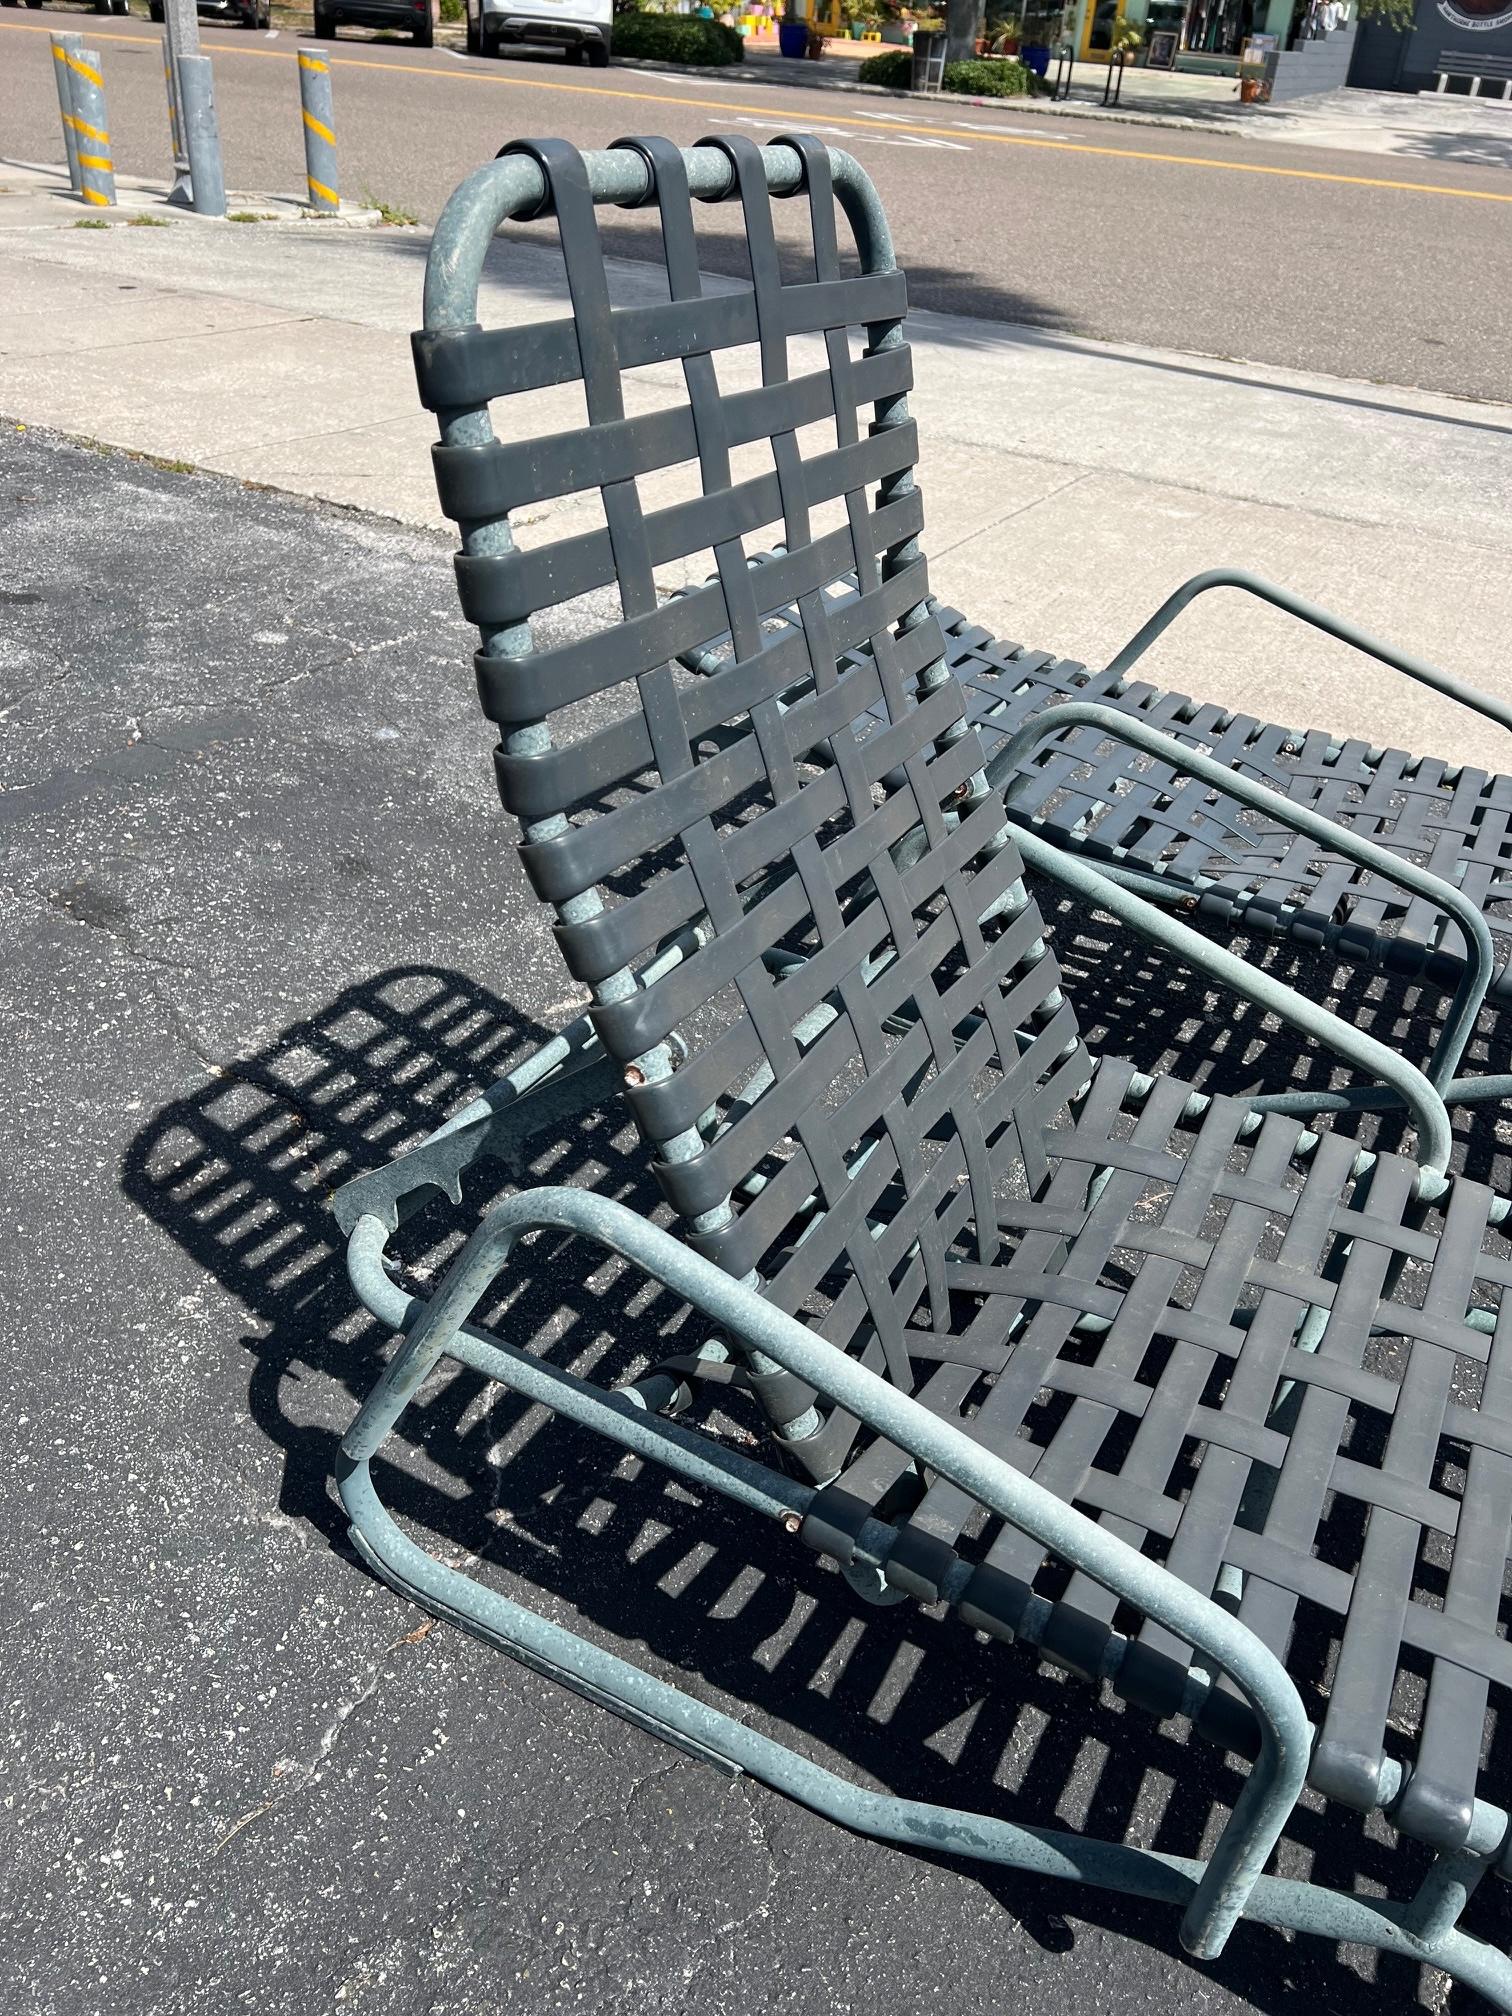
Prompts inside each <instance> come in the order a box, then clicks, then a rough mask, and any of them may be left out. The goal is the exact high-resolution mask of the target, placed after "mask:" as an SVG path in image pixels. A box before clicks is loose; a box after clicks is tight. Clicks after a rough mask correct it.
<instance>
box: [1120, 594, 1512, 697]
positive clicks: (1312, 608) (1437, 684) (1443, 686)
mask: <svg viewBox="0 0 1512 2016" xmlns="http://www.w3.org/2000/svg"><path fill="white" fill-rule="evenodd" d="M1214 588H1237V589H1238V590H1239V591H1240V593H1241V594H1243V595H1254V596H1256V597H1257V598H1258V599H1259V600H1260V601H1262V602H1269V603H1270V604H1271V605H1272V607H1273V608H1276V609H1280V610H1281V611H1283V612H1284V613H1285V614H1286V615H1288V616H1295V617H1296V618H1297V620H1298V621H1299V622H1301V623H1307V624H1309V625H1310V626H1311V627H1312V628H1313V629H1314V630H1322V631H1323V632H1324V633H1325V634H1326V635H1327V636H1329V637H1334V638H1337V640H1338V641H1339V643H1341V644H1348V645H1351V646H1352V647H1353V648H1354V649H1355V650H1356V651H1361V652H1363V653H1364V654H1365V656H1366V657H1367V658H1374V659H1376V660H1377V661H1378V663H1380V664H1382V665H1388V666H1390V668H1391V669H1392V671H1394V672H1400V673H1402V674H1403V676H1404V677H1405V678H1408V679H1414V680H1416V681H1417V683H1418V684H1419V685H1420V686H1428V687H1431V688H1432V690H1433V691H1434V692H1435V693H1442V694H1443V695H1444V697H1445V698H1446V699H1448V700H1453V701H1456V702H1457V703H1458V704H1459V705H1460V706H1461V707H1468V708H1470V709H1471V711H1472V712H1473V713H1476V714H1483V715H1485V717H1486V719H1487V720H1488V721H1495V722H1497V723H1498V724H1499V725H1500V726H1501V727H1503V728H1507V729H1512V705H1509V704H1508V703H1507V702H1506V701H1504V700H1498V699H1496V698H1495V696H1494V695H1493V694H1490V693H1483V692H1481V690H1480V689H1479V687H1476V686H1467V685H1466V684H1465V682H1464V680H1463V679H1456V678H1454V677H1453V675H1452V674H1451V673H1448V672H1440V671H1439V669H1438V667H1437V666H1436V665H1430V664H1429V663H1428V661H1427V659H1426V658H1418V657H1415V656H1414V655H1413V654H1412V653H1411V652H1410V651H1398V650H1397V648H1396V646H1395V645H1394V644H1383V643H1382V642H1381V640H1380V638H1379V637H1372V636H1371V634H1370V632H1369V631H1368V630H1362V629H1361V628H1360V627H1359V625H1358V624H1356V623H1351V622H1350V621H1349V620H1348V619H1347V618H1346V617H1343V616H1335V615H1334V614H1333V613H1332V611H1331V610H1328V609H1324V608H1321V607H1320V606H1319V605H1318V604H1317V603H1316V602H1309V601H1308V600H1307V598H1306V596H1305V595H1296V594H1293V592H1292V591H1291V589H1290V588H1282V587H1280V586H1279V585H1278V584H1277V583H1276V582H1274V581H1267V580H1266V579H1265V577H1264V576H1263V575H1261V574H1252V573H1250V571H1249V569H1248V568H1246V567H1209V568H1206V569H1205V570H1204V571H1203V572H1202V573H1201V574H1194V575H1193V576H1192V578H1191V579H1190V580H1189V581H1183V582H1182V584H1181V586H1180V587H1179V588H1176V589H1174V590H1173V591H1172V592H1171V593H1170V594H1169V595H1168V596H1167V597H1166V599H1165V601H1164V602H1162V603H1161V605H1160V607H1159V608H1158V609H1157V610H1156V611H1155V614H1154V615H1153V616H1151V617H1150V619H1149V620H1148V622H1145V623H1142V624H1141V625H1140V627H1139V628H1138V629H1137V630H1136V631H1135V632H1134V635H1133V636H1132V637H1131V638H1130V639H1129V641H1128V643H1127V644H1125V645H1124V647H1123V649H1122V650H1121V651H1116V652H1115V653H1114V654H1113V656H1112V657H1111V658H1110V659H1109V660H1108V664H1107V670H1108V671H1109V672H1110V673H1111V674H1113V676H1114V677H1115V678H1121V677H1123V676H1124V674H1126V673H1127V672H1129V671H1130V670H1132V668H1133V667H1134V666H1135V665H1136V664H1137V663H1138V662H1139V660H1140V659H1141V658H1142V657H1143V656H1144V654H1145V653H1146V651H1148V650H1149V648H1150V646H1151V645H1152V644H1154V643H1155V642H1156V640H1157V639H1158V638H1160V637H1162V636H1164V634H1165V632H1166V631H1167V630H1169V628H1170V627H1171V625H1172V624H1173V623H1174V622H1175V620H1176V618H1177V617H1178V616H1179V615H1180V614H1181V612H1182V610H1183V609H1188V608H1190V607H1191V605H1192V603H1194V602H1195V601H1196V600H1197V597H1198V596H1199V595H1206V594H1208V593H1209V592H1210V591H1211V590H1212V589H1214Z"/></svg>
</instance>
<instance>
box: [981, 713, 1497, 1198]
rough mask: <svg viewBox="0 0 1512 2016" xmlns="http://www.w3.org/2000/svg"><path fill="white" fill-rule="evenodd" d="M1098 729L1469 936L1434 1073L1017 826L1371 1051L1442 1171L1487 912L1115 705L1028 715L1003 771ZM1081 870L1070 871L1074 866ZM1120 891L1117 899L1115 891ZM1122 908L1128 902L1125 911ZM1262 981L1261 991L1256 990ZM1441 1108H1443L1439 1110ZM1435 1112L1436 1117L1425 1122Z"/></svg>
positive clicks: (1035, 850) (1346, 1041) (1482, 971)
mask: <svg viewBox="0 0 1512 2016" xmlns="http://www.w3.org/2000/svg"><path fill="white" fill-rule="evenodd" d="M1071 727H1089V728H1096V729H1097V730H1099V731H1100V732H1101V733H1102V734H1104V735H1106V736H1107V737H1108V738H1109V740H1111V741H1118V742H1125V743H1127V744H1129V746H1130V747H1132V748H1136V749H1142V750H1144V751H1145V752H1146V753H1147V754H1148V755H1151V756H1157V757H1159V758H1160V759H1161V760H1162V761H1163V762H1166V763H1169V764H1170V765H1171V767H1172V768H1173V769H1176V770H1183V771H1185V772H1186V773H1187V774H1188V775H1189V776H1191V777H1195V778H1196V779H1197V780H1198V782H1199V783H1203V784H1208V785H1211V786H1212V787H1213V789H1214V790H1218V791H1226V792H1228V793H1229V795H1230V796H1232V797H1234V798H1237V799H1238V800H1239V802H1240V803H1241V804H1244V805H1249V806H1251V807H1253V808H1254V810H1256V811H1258V812H1263V813H1265V814H1266V816H1267V817H1268V818H1272V819H1274V820H1275V821H1276V823H1277V824H1278V825H1282V826H1286V827H1289V828H1290V829H1291V830H1292V831H1293V832H1295V833H1302V834H1305V835H1306V836H1307V837H1308V838H1310V839H1313V840H1316V841H1318V842H1319V843H1320V844H1321V845H1323V846H1325V847H1330V848H1332V849H1333V850H1334V851H1335V852H1337V853H1339V854H1342V855H1343V856H1344V857H1345V858H1346V859H1347V860H1351V861H1355V862H1358V863H1359V864H1360V866H1362V867H1366V868H1369V869H1370V870H1371V871H1372V872H1373V873H1375V874H1378V875H1380V876H1382V877H1383V878H1385V879H1387V880H1390V881H1393V882H1395V883H1397V884H1398V885H1399V886H1400V887H1402V888H1404V889H1409V890H1411V891H1412V892H1413V893H1414V894H1415V895H1419V896H1422V897H1424V898H1425V899H1426V900H1427V901H1428V902H1431V903H1435V904H1437V905H1438V907H1439V908H1440V909H1442V910H1444V911H1446V912H1447V913H1448V914H1449V915H1450V916H1451V917H1453V919H1454V920H1455V922H1456V923H1457V924H1458V925H1459V927H1460V929H1461V930H1462V931H1463V932H1464V934H1465V942H1466V944H1467V945H1468V946H1469V948H1470V953H1471V957H1470V959H1469V960H1468V961H1467V962H1466V966H1465V971H1464V973H1463V975H1462V976H1461V979H1460V983H1459V985H1458V987H1457V988H1456V989H1455V994H1454V1002H1453V1006H1452V1008H1451V1011H1450V1015H1449V1017H1448V1020H1447V1022H1446V1024H1445V1029H1444V1033H1443V1036H1442V1037H1441V1039H1440V1041H1439V1044H1438V1046H1437V1049H1436V1050H1435V1053H1434V1056H1433V1059H1432V1065H1431V1070H1430V1072H1429V1073H1428V1074H1426V1075H1425V1074H1424V1073H1422V1072H1419V1071H1417V1070H1416V1069H1415V1067H1413V1066H1412V1065H1409V1064H1407V1063H1406V1062H1405V1061H1404V1060H1403V1059H1401V1058H1398V1057H1397V1056H1396V1055H1395V1053H1394V1052H1393V1051H1390V1050H1388V1049H1387V1048H1386V1046H1385V1045H1384V1044H1380V1043H1376V1042H1375V1040H1374V1038H1372V1037H1369V1036H1366V1035H1364V1034H1362V1032H1361V1031H1359V1030H1357V1029H1353V1028H1351V1027H1350V1025H1349V1024H1348V1023H1346V1022H1344V1021H1342V1020H1341V1019H1340V1018H1339V1017H1338V1016H1336V1015H1330V1014H1329V1013H1328V1011H1327V1010H1326V1009H1323V1008H1320V1007H1319V1006H1318V1004H1317V1003H1316V1002H1306V1001H1304V999H1303V997H1302V996H1301V995H1299V994H1297V993H1296V992H1295V991H1294V990H1293V989H1291V988H1288V987H1283V986H1282V985H1281V983H1280V982H1278V981H1276V980H1274V979H1272V978H1271V977H1270V976H1269V975H1266V974H1262V973H1259V972H1257V971H1256V969H1255V968H1254V967H1251V966H1246V965H1245V964H1244V963H1243V962H1242V961H1241V960H1237V959H1234V958H1233V955H1232V954H1229V953H1226V952H1224V951H1223V950H1222V949H1221V948H1220V947H1218V946H1215V945H1213V944H1212V943H1211V942H1210V941H1209V940H1208V939H1206V938H1204V937H1202V936H1201V935H1200V934H1199V933H1198V932H1195V931H1192V930H1189V929H1188V928H1187V927H1186V926H1185V925H1182V924H1179V923H1177V922H1176V920H1175V919H1174V918H1171V917H1168V916H1166V915H1165V914H1164V913H1163V912H1162V911H1160V910H1159V909H1158V908H1157V906H1156V905H1154V904H1152V903H1148V902H1146V901H1145V900H1144V899H1143V898H1142V897H1139V896H1137V895H1135V894H1133V892H1132V891H1129V890H1127V889H1124V888H1122V887H1121V886H1120V885H1118V884H1116V883H1115V882H1113V881H1112V880H1111V878H1110V877H1108V876H1106V875H1103V874H1100V873H1098V871H1097V870H1096V869H1094V868H1092V867H1091V866H1090V864H1088V863H1087V862H1085V861H1083V860H1081V859H1080V858H1079V857H1073V856H1072V855H1070V854H1068V853H1065V852H1063V851H1062V850H1060V849H1058V848H1055V847H1053V846H1052V845H1051V844H1050V843H1049V842H1048V841H1046V840H1045V839H1044V838H1043V837H1042V836H1041V835H1039V834H1037V833H1035V832H1034V831H1033V829H1032V828H1025V827H1022V826H1019V827H1016V828H1015V831H1016V835H1017V838H1018V841H1019V844H1020V847H1021V849H1022V851H1023V853H1024V857H1025V859H1026V860H1029V861H1031V862H1032V863H1033V864H1034V865H1035V866H1037V867H1041V868H1043V869H1044V871H1045V872H1046V873H1048V874H1051V875H1053V876H1055V877H1056V879H1057V880H1060V881H1063V882H1066V883H1067V884H1068V885H1071V886H1078V887H1080V889H1081V892H1082V893H1083V894H1086V895H1088V896H1089V897H1090V900H1092V901H1094V902H1097V903H1099V904H1101V905H1102V907H1103V908H1104V909H1108V910H1111V911H1112V912H1113V914H1114V915H1115V916H1118V917H1120V918H1122V919H1123V921H1124V922H1125V923H1128V924H1129V925H1131V926H1132V928H1133V929H1135V930H1137V931H1140V932H1142V933H1143V934H1144V935H1145V936H1147V937H1151V938H1154V939H1155V940H1156V941H1157V942H1158V943H1161V944H1164V945H1166V946H1167V947H1168V949H1170V950H1172V951H1177V952H1179V953H1180V954H1181V956H1182V957H1184V958H1185V959H1187V961H1188V962H1189V963H1190V964H1193V965H1194V966H1195V967H1196V968H1197V970H1198V971H1199V972H1210V973H1213V974H1214V975H1215V977H1216V976H1217V975H1218V973H1219V971H1220V968H1221V969H1222V977H1223V978H1224V979H1225V981H1226V983H1227V984H1228V985H1230V986H1233V987H1234V988H1235V990H1236V991H1237V992H1238V993H1240V994H1242V995H1244V996H1245V998H1246V999H1247V1000H1253V1001H1256V1002H1257V1004H1258V1005H1259V1006H1261V1007H1266V1008H1269V1009H1271V1010H1272V1012H1274V1013H1275V1014H1277V1015H1280V1016H1282V1017H1283V1019H1284V1020H1287V1021H1291V1022H1294V1023H1295V1025H1296V1026H1297V1027H1303V1028H1306V1029H1307V1031H1308V1033H1309V1034H1310V1035H1313V1036H1316V1037H1317V1038H1318V1040H1319V1041H1321V1042H1324V1043H1327V1044H1329V1045H1330V1046H1331V1047H1333V1048H1335V1049H1337V1050H1338V1051H1339V1054H1340V1055H1341V1056H1345V1057H1348V1058H1349V1059H1350V1061H1351V1062H1363V1060H1364V1058H1365V1055H1366V1052H1367V1049H1368V1051H1369V1053H1370V1055H1371V1057H1372V1060H1373V1061H1372V1062H1370V1063H1369V1064H1368V1065H1367V1066H1366V1068H1367V1069H1369V1070H1371V1071H1372V1072H1375V1073H1377V1074H1378V1075H1379V1076H1381V1077H1382V1078H1383V1079H1384V1080H1385V1082H1386V1083H1387V1084H1389V1085H1393V1086H1394V1087H1396V1089H1397V1090H1398V1091H1399V1092H1400V1093H1401V1096H1402V1097H1403V1099H1404V1100H1405V1101H1406V1103H1407V1105H1408V1107H1409V1110H1411V1111H1413V1112H1414V1114H1415V1115H1416V1116H1417V1118H1418V1125H1419V1129H1420V1131H1422V1130H1424V1129H1425V1126H1426V1132H1425V1133H1424V1134H1423V1142H1422V1146H1423V1151H1424V1152H1423V1153H1422V1155H1421V1157H1420V1159H1421V1160H1423V1161H1424V1162H1425V1163H1427V1164H1428V1165H1429V1166H1430V1167H1433V1168H1440V1169H1441V1168H1443V1167H1445V1166H1446V1161H1447V1140H1448V1118H1447V1115H1446V1114H1445V1113H1444V1110H1443V1099H1442V1096H1441V1088H1442V1086H1445V1085H1447V1084H1449V1083H1450V1081H1451V1080H1452V1078H1453V1076H1454V1070H1455V1067H1456V1065H1457V1064H1458V1062H1459V1059H1460V1056H1461V1054H1462V1053H1463V1050H1464V1047H1465V1044H1466V1042H1468V1040H1469V1037H1470V1033H1471V1031H1472V1030H1473V1029H1474V1027H1475V1019H1476V1017H1477V1015H1478V1014H1479V1013H1480V1008H1481V1003H1482V1002H1483V1001H1484V1000H1485V998H1486V992H1487V989H1488V988H1489V987H1490V985H1491V978H1492V974H1493V972H1494V970H1495V963H1496V955H1495V952H1494V950H1493V947H1492V943H1491V933H1490V931H1489V929H1488V928H1487V925H1486V920H1485V918H1484V917H1483V916H1482V915H1481V913H1480V911H1479V909H1478V908H1477V907H1476V905H1475V904H1474V903H1472V902H1471V901H1470V899H1469V897H1468V896H1466V895H1465V894H1464V892H1463V891H1462V890H1459V889H1456V888H1454V887H1453V885H1452V884H1451V883H1448V882H1445V881H1443V880H1442V878H1441V877H1439V876H1437V875H1432V874H1430V873H1429V872H1428V870H1427V869H1426V868H1419V867H1418V866H1417V865H1416V863H1415V862H1411V861H1403V860H1401V859H1399V858H1398V856H1396V855H1395V854H1392V853H1389V852H1388V851H1387V849H1386V848H1384V847H1382V846H1380V845H1379V844H1378V843H1377V842H1376V841H1374V840H1367V839H1366V838H1365V837H1364V836H1363V835H1362V834H1358V833H1354V832H1352V831H1351V830H1350V829H1349V828H1348V827H1345V826H1339V825H1337V824H1336V823H1335V822H1334V821H1333V820H1331V819H1327V818H1325V817H1324V816H1323V814H1322V813H1320V812H1314V811H1313V810H1312V809H1311V808H1310V807H1309V806H1306V805H1294V804H1293V803H1292V802H1291V800H1290V799H1289V798H1285V797H1283V796H1282V795H1281V793H1280V792H1279V791H1273V790H1271V789H1270V787H1269V786H1268V785H1265V784H1258V783H1256V782H1255V781H1254V780H1253V779H1252V778H1249V777H1245V776H1242V775H1240V774H1238V773H1237V772H1235V771H1233V770H1230V769H1229V768H1228V767H1227V765H1225V764H1222V763H1218V762H1215V761H1214V760H1213V758H1212V757H1211V756H1204V755H1201V754H1200V753H1199V752H1198V751H1196V750H1194V749H1188V748H1186V747H1185V745H1184V744H1182V743H1180V742H1177V741H1176V740H1174V738H1173V737H1171V736H1169V735H1164V734H1162V733H1161V732H1160V730H1159V729H1157V728H1152V727H1151V726H1150V725H1149V723H1148V722H1145V721H1141V720H1139V719H1138V717H1137V716H1131V715H1126V714H1124V713H1121V712H1120V711H1119V710H1118V709H1117V708H1113V707H1104V706H1099V705H1098V704H1097V703H1095V702H1093V701H1089V700H1072V701H1068V702H1067V703H1066V704H1065V705H1064V706H1060V707H1052V708H1051V709H1050V710H1049V711H1048V712H1047V713H1044V714H1038V715H1036V716H1035V717H1034V719H1033V720H1032V721H1028V722H1026V723H1025V725H1024V726H1023V727H1022V728H1021V729H1020V730H1019V732H1018V733H1017V735H1015V736H1014V737H1013V738H1012V740H1011V741H1010V742H1009V743H1008V745H1007V747H1006V749H1005V750H1004V751H1003V754H1002V757H1001V759H1000V760H1001V765H1002V769H1003V771H1004V772H1005V773H1012V772H1017V771H1018V770H1020V769H1021V768H1022V766H1023V764H1024V763H1025V762H1026V761H1027V759H1028V757H1029V755H1030V753H1031V751H1032V750H1033V749H1035V748H1036V747H1037V746H1038V745H1039V743H1041V742H1043V741H1046V740H1048V739H1049V738H1050V737H1052V736H1054V735H1056V734H1059V733H1060V731H1061V730H1062V729H1064V728H1071ZM1011 799H1012V793H1011V787H1009V788H1008V789H1007V790H1005V792H1004V802H1005V804H1007V805H1009V807H1010V809H1011ZM1073 862H1074V865H1075V868H1076V870H1077V874H1076V876H1073V875H1072V874H1071V873H1070V869H1071V867H1072V865H1073ZM1115 889H1116V890H1117V898H1118V900H1117V902H1115V901H1114V900H1113V895H1112V892H1113V891H1114V890H1115ZM1120 906H1122V907H1120ZM1262 984H1263V988H1264V993H1263V994H1262V993H1257V992H1256V991H1255V990H1256V988H1257V987H1259V986H1261V985H1262ZM1298 1004H1300V1005H1301V1006H1302V1007H1304V1008H1305V1009H1306V1011H1307V1016H1306V1020H1304V1021H1299V1020H1298V1019H1297V1015H1296V1013H1295V1010H1296V1008H1297V1006H1298ZM1383 1058H1384V1059H1388V1060H1389V1068H1388V1069H1382V1064H1381V1060H1382V1059H1383ZM1404 1072H1405V1073H1410V1074H1411V1077H1410V1081H1407V1082H1411V1081H1416V1083H1415V1084H1414V1086H1413V1091H1412V1094H1411V1096H1409V1094H1408V1092H1407V1090H1406V1089H1405V1083H1404V1082H1403V1081H1401V1080H1400V1079H1399V1077H1398V1076H1397V1075H1396V1074H1399V1073H1404ZM1425 1086H1426V1087H1427V1088H1428V1089H1429V1090H1430V1091H1431V1093H1432V1095H1433V1097H1432V1101H1431V1102H1428V1103H1427V1104H1426V1105H1425V1102H1424V1100H1423V1088H1424V1087H1425ZM1435 1107H1436V1110H1435ZM1426 1115H1431V1116H1432V1117H1431V1119H1426V1118H1425V1116H1426ZM1440 1126H1442V1129H1443V1141H1442V1145H1443V1146H1444V1147H1445V1160H1444V1161H1441V1160H1439V1159H1437V1145H1435V1148H1434V1149H1433V1151H1432V1152H1430V1151H1429V1146H1428V1144H1429V1142H1430V1141H1434V1142H1435V1143H1436V1144H1437V1138H1438V1129H1439V1128H1440Z"/></svg>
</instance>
